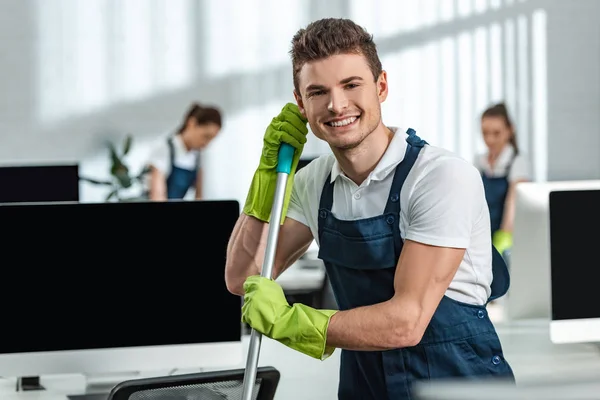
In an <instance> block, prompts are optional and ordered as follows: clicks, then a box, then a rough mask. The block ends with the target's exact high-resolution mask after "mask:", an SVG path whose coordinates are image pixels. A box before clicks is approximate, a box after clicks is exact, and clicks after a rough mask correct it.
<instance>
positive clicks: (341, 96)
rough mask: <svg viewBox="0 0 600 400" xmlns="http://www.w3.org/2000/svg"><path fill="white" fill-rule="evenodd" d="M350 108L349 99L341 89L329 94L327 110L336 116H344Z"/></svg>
mask: <svg viewBox="0 0 600 400" xmlns="http://www.w3.org/2000/svg"><path fill="white" fill-rule="evenodd" d="M347 108H348V98H347V97H346V94H345V93H344V91H343V90H341V89H335V90H332V91H331V92H330V94H329V104H328V105H327V109H328V110H329V111H330V112H332V113H334V114H342V113H343V112H344V110H346V109H347Z"/></svg>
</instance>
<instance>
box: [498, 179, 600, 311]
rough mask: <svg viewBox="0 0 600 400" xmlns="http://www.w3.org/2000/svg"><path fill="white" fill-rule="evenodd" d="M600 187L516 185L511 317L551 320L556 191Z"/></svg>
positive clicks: (597, 185) (507, 303) (596, 183)
mask: <svg viewBox="0 0 600 400" xmlns="http://www.w3.org/2000/svg"><path fill="white" fill-rule="evenodd" d="M588 189H600V180H584V181H556V182H523V183H519V184H518V185H517V186H516V198H515V221H514V226H513V246H512V250H511V256H510V275H511V279H510V289H509V291H508V293H507V295H506V297H505V299H504V306H503V311H504V316H505V317H506V319H508V320H520V319H531V318H537V319H545V320H548V321H550V303H551V298H550V227H549V221H550V215H549V196H550V192H552V191H561V190H588Z"/></svg>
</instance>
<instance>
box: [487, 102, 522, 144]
mask: <svg viewBox="0 0 600 400" xmlns="http://www.w3.org/2000/svg"><path fill="white" fill-rule="evenodd" d="M485 117H500V118H502V119H503V120H504V123H505V124H506V126H507V127H508V128H510V130H511V133H512V135H511V136H510V144H511V146H512V147H513V149H514V150H515V154H519V146H518V145H517V133H516V132H515V126H514V125H513V123H512V120H511V119H510V116H509V115H508V109H507V108H506V105H505V104H504V103H498V104H494V105H493V106H491V107H489V108H488V109H486V110H485V111H484V112H483V114H482V115H481V119H484V118H485Z"/></svg>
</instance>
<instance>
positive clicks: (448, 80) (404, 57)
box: [0, 0, 600, 400]
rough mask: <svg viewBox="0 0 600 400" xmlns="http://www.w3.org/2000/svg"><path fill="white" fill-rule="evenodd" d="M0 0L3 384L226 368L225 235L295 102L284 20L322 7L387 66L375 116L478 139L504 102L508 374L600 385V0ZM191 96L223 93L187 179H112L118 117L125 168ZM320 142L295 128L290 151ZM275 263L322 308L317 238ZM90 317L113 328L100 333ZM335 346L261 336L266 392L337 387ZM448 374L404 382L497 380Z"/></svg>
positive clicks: (317, 395) (20, 395) (236, 331)
mask: <svg viewBox="0 0 600 400" xmlns="http://www.w3.org/2000/svg"><path fill="white" fill-rule="evenodd" d="M0 10H1V12H0V31H1V32H2V34H1V37H2V39H3V40H2V51H1V52H0V54H2V59H3V62H2V63H0V73H2V74H3V76H4V79H3V80H2V90H1V91H0V99H1V106H0V126H1V127H2V133H1V134H0V181H2V183H1V184H0V185H1V186H0V187H1V188H2V189H1V191H2V192H3V193H2V194H0V196H1V197H3V199H0V201H1V202H2V204H0V215H2V213H4V215H2V220H3V221H10V222H9V226H10V228H9V229H8V232H9V233H8V235H7V236H6V237H5V238H4V239H3V242H4V243H5V246H6V249H7V253H6V254H7V256H6V257H5V263H4V265H5V269H4V274H5V277H6V279H7V282H8V281H12V282H15V283H14V284H15V285H16V286H18V288H14V290H15V291H16V293H18V294H17V295H16V296H17V299H18V300H17V301H15V298H14V297H12V296H13V295H12V294H11V295H8V292H6V293H5V294H4V296H5V298H4V299H3V301H4V305H5V307H7V308H9V309H11V310H12V311H11V312H10V313H9V314H10V317H11V319H10V320H9V321H8V320H7V321H6V323H5V324H3V327H4V329H3V331H8V332H13V333H11V334H3V335H0V338H2V337H4V339H0V377H1V378H0V393H1V396H0V397H1V398H3V399H9V400H12V399H32V398H35V399H39V400H44V399H47V400H51V399H52V400H58V399H61V400H65V399H79V398H81V399H83V398H84V397H78V396H84V395H87V396H88V397H87V398H88V399H99V400H104V399H107V396H108V393H109V392H110V390H111V389H112V388H113V387H114V386H115V385H116V384H118V383H120V382H123V381H128V380H131V379H133V380H135V379H141V378H149V377H164V376H176V375H183V374H196V373H199V374H200V373H209V372H211V371H227V370H232V371H233V370H235V371H236V374H237V375H235V376H237V377H239V375H240V370H241V369H243V368H245V366H246V357H247V354H248V347H249V337H250V330H249V328H248V327H247V326H244V325H243V324H241V323H239V322H240V318H241V317H240V316H241V314H240V306H241V299H239V298H237V297H234V296H233V295H231V294H230V293H228V292H227V291H226V288H225V285H224V282H223V281H222V279H223V270H224V260H223V259H222V258H221V256H220V254H222V253H218V251H217V250H220V251H223V249H224V246H225V244H226V240H227V238H228V235H229V233H230V232H231V229H232V228H233V224H234V223H235V218H236V217H237V215H238V214H239V212H240V210H241V205H243V203H244V201H245V199H246V194H247V190H248V187H249V184H250V181H251V179H252V176H253V173H254V170H255V168H256V166H257V163H258V160H259V156H260V154H261V148H262V137H263V134H264V131H265V128H266V126H267V125H268V124H269V122H270V120H271V119H272V118H273V117H274V116H275V115H277V113H278V112H279V111H280V110H281V107H282V106H283V105H284V104H285V103H286V102H289V101H292V102H293V101H294V98H293V96H292V90H293V85H292V70H291V61H290V58H289V54H288V51H289V43H290V40H291V38H292V36H293V34H294V33H295V32H296V31H297V30H298V29H299V28H301V27H303V26H305V25H306V24H307V23H309V22H311V21H313V20H316V19H318V18H322V17H345V18H351V19H353V20H355V21H356V22H358V23H360V24H361V25H363V26H364V27H365V28H366V29H367V30H368V31H370V32H371V33H372V34H373V35H374V39H375V41H376V43H377V45H378V50H379V54H380V57H381V60H382V64H383V68H384V69H385V70H386V71H387V72H388V80H389V85H390V94H389V96H388V99H387V100H386V102H385V103H383V104H382V114H383V118H384V122H385V123H386V124H387V125H390V126H398V127H400V128H401V129H406V128H409V127H411V128H414V129H415V130H416V131H417V132H418V134H419V135H420V136H421V137H423V138H424V139H426V140H427V141H428V143H430V144H432V145H436V146H440V147H444V148H447V149H449V150H451V151H454V152H456V153H458V154H459V155H460V156H461V157H464V158H465V159H467V160H473V158H474V156H475V155H476V154H479V153H481V152H483V151H484V149H485V148H484V142H483V139H482V135H481V127H480V116H481V113H482V111H483V110H484V109H485V108H486V107H488V106H489V105H490V104H493V103H495V102H500V101H502V102H505V104H506V105H507V107H508V109H509V111H510V113H511V116H512V118H513V121H514V124H515V126H516V129H517V132H518V136H517V137H518V144H519V147H520V149H521V151H522V153H524V154H526V155H527V158H528V160H529V164H530V165H529V167H530V171H531V181H530V182H526V183H522V184H519V186H518V190H517V200H516V217H515V226H514V245H513V248H512V251H511V255H510V273H511V288H510V289H509V292H508V293H507V295H506V296H504V297H503V298H501V299H499V300H497V301H494V302H493V303H492V304H489V305H488V311H489V315H490V317H491V318H492V320H493V321H494V323H495V324H496V327H497V330H498V334H499V336H500V339H501V341H502V345H503V347H504V353H505V357H506V359H507V360H509V362H510V363H511V366H512V368H513V370H514V372H515V376H516V379H517V382H518V383H520V384H521V385H522V386H523V387H527V390H530V391H532V393H533V391H535V390H537V389H540V390H542V388H546V391H547V390H548V388H549V387H551V388H553V393H554V394H555V395H556V394H557V393H561V396H562V397H561V398H563V399H566V398H570V397H569V396H574V397H573V398H580V399H581V398H599V397H598V395H597V393H600V386H599V385H598V384H597V382H600V305H599V303H598V302H597V301H595V302H594V301H593V300H592V301H591V302H590V301H587V299H593V298H592V297H591V296H590V293H591V292H592V291H593V290H594V287H593V286H589V285H590V284H591V283H593V273H594V269H595V267H597V266H598V265H600V263H599V262H598V259H597V255H596V253H595V252H594V250H593V249H594V246H593V244H594V242H593V240H592V239H591V238H590V237H589V236H588V234H587V233H583V232H590V233H589V235H595V233H594V232H595V230H596V228H597V226H598V223H600V216H599V214H598V211H597V210H596V209H595V208H594V207H587V208H586V207H585V205H589V204H593V202H594V201H595V204H598V202H597V201H598V199H599V195H598V193H599V192H600V131H599V130H600V113H599V112H598V110H600V73H599V72H598V71H600V25H599V24H598V22H597V16H598V15H600V1H597V0H577V1H568V0H419V1H412V0H403V1H399V0H369V1H367V0H331V1H318V0H290V1H286V2H282V1H276V0H222V1H217V0H127V1H116V0H85V1H76V0H3V1H2V2H0ZM192 102H200V103H201V104H209V105H215V106H217V107H219V108H220V109H221V111H222V113H223V127H222V130H221V132H220V133H219V135H218V136H217V137H216V138H215V139H214V140H213V142H211V144H210V145H209V146H208V147H207V148H206V149H205V150H204V151H203V154H202V157H203V160H202V162H203V164H202V165H203V170H204V189H203V195H204V196H203V199H202V200H195V199H194V196H193V193H188V196H187V197H186V198H185V199H184V201H182V202H164V203H152V202H144V201H128V199H129V200H131V199H137V198H138V196H140V193H142V192H143V190H144V188H143V181H142V180H140V181H134V182H133V184H132V185H131V186H129V187H123V185H120V183H119V182H117V181H115V178H114V176H112V175H111V165H112V164H111V157H110V152H109V144H112V145H114V146H115V147H116V148H117V149H118V151H119V152H122V150H123V146H124V142H125V141H126V139H127V138H128V137H130V138H131V143H130V149H129V151H128V152H127V154H125V155H124V156H123V158H122V161H123V162H124V165H126V166H127V168H128V170H129V172H130V174H131V175H132V176H137V174H139V173H140V172H141V171H142V170H143V169H144V166H145V163H146V160H147V159H148V157H149V155H150V153H151V151H152V148H153V146H154V145H155V144H156V143H157V142H158V141H162V140H165V138H166V137H167V136H168V135H170V134H172V133H173V131H174V130H175V129H176V127H177V126H178V124H179V123H180V120H181V118H182V116H183V113H184V112H185V110H186V109H187V107H188V106H189V104H191V103H192ZM329 151H330V150H329V148H328V147H327V146H326V144H325V143H324V142H321V141H319V140H318V139H317V138H315V137H314V136H312V137H311V136H310V133H309V138H308V141H307V144H306V146H305V148H304V152H303V159H304V160H305V161H306V162H308V161H310V160H311V159H313V158H315V157H318V156H320V155H323V154H327V153H328V152H329ZM94 181H96V183H94ZM98 181H103V182H108V183H107V184H98ZM113 190H117V191H118V193H119V195H118V196H110V198H109V194H110V193H111V192H112V191H113ZM561 192H564V193H563V194H561ZM557 193H558V194H557ZM188 212H189V214H188ZM566 213H570V215H571V218H566V217H565V215H566ZM189 215H193V217H189ZM116 216H118V218H117V217H116ZM215 216H216V219H218V220H220V221H221V225H222V226H219V227H218V228H215V227H214V226H213V224H212V222H209V219H210V220H212V219H213V218H214V217H215ZM551 216H553V218H552V219H551V218H550V217H551ZM147 217H148V218H147ZM150 217H152V218H153V219H152V220H150V219H149V218H150ZM28 218H31V223H24V222H23V221H26V220H27V219H28ZM35 221H38V222H35ZM40 221H46V222H48V223H45V224H43V223H40ZM66 221H69V222H66ZM36 224H37V226H36ZM5 227H6V225H5ZM228 229H229V230H228ZM183 230H186V231H188V232H190V233H189V234H186V233H184V232H183ZM61 231H62V233H61ZM108 231H110V233H107V232H108ZM10 232H12V235H11V233H10ZM215 232H218V233H215ZM186 235H187V236H188V237H186ZM182 237H183V238H182ZM180 240H181V241H180ZM211 241H212V242H211ZM566 248H568V249H571V251H568V252H567V251H565V249H566ZM36 249H38V250H36ZM573 249H576V251H572V250H573ZM41 250H44V251H41ZM11 253H12V254H11ZM161 253H162V254H161ZM16 257H20V258H21V260H23V259H24V260H25V261H26V262H25V263H23V262H22V261H21V262H20V263H12V262H11V261H12V260H15V259H16ZM158 259H162V260H163V261H160V262H158V261H157V260H158ZM65 260H68V262H65ZM154 262H158V263H159V264H157V265H156V266H155V267H154V268H156V269H158V270H161V272H160V275H158V274H154V273H153V272H151V271H149V269H148V268H149V265H148V263H150V264H152V263H154ZM69 263H70V264H69ZM51 264H52V265H57V267H51ZM160 264H162V265H160ZM59 265H61V267H58V266H59ZM66 265H72V266H74V268H73V269H69V270H67V269H66V267H64V266H66ZM165 267H166V268H165ZM75 268H76V269H75ZM13 270H14V271H16V272H12V271H13ZM207 271H210V272H207ZM127 273H131V274H135V277H133V278H124V275H125V274H127ZM588 275H589V276H588ZM557 276H560V279H557V278H556V277H557ZM165 277H166V279H165ZM575 277H576V278H577V279H576V278H575ZM175 278H177V279H175ZM163 279H164V280H163ZM32 280H33V281H35V283H34V284H31V282H32ZM144 280H147V282H150V283H147V284H143V283H141V282H142V281H144ZM278 281H279V282H280V283H281V285H282V287H283V288H284V291H285V293H286V295H287V296H288V298H289V300H290V301H291V302H293V301H299V302H304V303H307V304H312V305H315V306H318V307H321V306H322V307H335V299H334V298H333V295H332V293H331V291H330V288H329V286H328V281H327V277H326V273H325V270H324V267H323V264H322V261H321V260H320V259H319V258H318V247H317V246H316V244H314V245H313V246H311V247H310V248H309V250H308V251H307V252H306V254H304V255H303V256H302V257H301V258H300V259H299V260H298V262H296V263H295V264H294V265H293V266H292V267H290V269H289V270H288V271H286V272H285V273H284V274H283V275H282V276H281V277H280V278H279V279H278ZM582 281H585V282H589V283H588V284H587V285H588V288H589V290H587V291H586V290H583V289H584V288H585V285H586V283H585V282H583V283H582ZM44 282H45V283H48V282H52V285H48V284H46V285H43V283H44ZM161 282H162V283H161ZM193 282H196V284H192V283H193ZM95 284H97V285H98V286H97V288H92V286H93V285H95ZM9 286H12V285H10V284H8V285H7V286H6V287H9ZM94 287H96V286H94ZM208 287H211V289H210V293H213V292H214V291H216V292H215V293H218V294H217V295H215V296H216V298H210V297H209V296H207V294H208V293H209V289H208ZM201 292H203V293H204V294H203V295H197V296H195V295H194V293H201ZM219 296H220V297H219ZM44 299H46V300H44ZM48 299H53V300H52V302H51V304H52V307H54V308H52V307H49V306H48V304H47V303H46V302H47V301H48ZM582 299H583V300H582ZM32 300H34V301H33V302H32ZM569 310H577V312H572V313H570V311H569ZM113 315H114V317H111V316H113ZM222 320H226V321H228V322H227V323H225V324H223V323H221V322H220V321H222ZM11 321H12V322H11ZM14 321H22V322H23V323H20V322H14ZM57 321H59V323H57ZM24 322H26V323H24ZM13 324H14V325H13ZM78 324H79V328H78ZM24 326H26V327H27V328H26V329H23V327H24ZM163 328H164V329H166V330H167V331H169V332H170V333H169V334H164V336H163V335H161V334H158V333H157V332H158V331H159V329H163ZM13 329H14V330H13ZM104 329H106V330H109V331H110V332H111V335H112V336H111V338H112V339H110V340H114V341H115V342H114V343H119V344H113V345H111V344H109V342H108V341H107V342H104V343H105V344H104V345H100V346H98V343H96V341H95V339H92V338H93V337H95V336H96V335H102V334H101V331H102V330H104ZM190 330H192V331H201V332H202V334H197V336H196V335H193V334H191V333H190ZM28 333H29V334H31V336H29V337H28V335H27V334H28ZM53 337H63V338H64V337H67V338H72V339H67V340H64V339H62V340H58V339H53ZM86 337H87V340H86V339H85V338H86ZM186 337H188V338H192V339H189V340H188V339H185V338H186ZM185 340H188V341H189V342H191V343H188V344H182V341H185ZM194 341H196V342H197V343H193V342H194ZM15 343H18V344H17V345H15ZM123 343H127V345H126V346H125V345H123ZM65 346H66V347H67V348H69V350H65ZM339 356H340V351H336V352H335V353H334V354H333V356H332V357H330V358H329V359H327V360H325V361H317V360H313V359H310V358H308V357H306V356H304V355H302V354H300V353H297V352H295V351H293V350H291V349H289V348H287V347H285V346H283V345H281V344H280V343H277V342H275V341H272V340H270V339H263V340H262V344H261V350H260V360H259V365H260V366H261V368H263V367H264V368H267V367H270V368H274V369H275V370H276V371H277V373H278V375H277V379H276V391H275V393H274V398H275V399H286V400H287V399H289V400H293V399H301V398H302V399H306V398H310V399H314V400H318V399H333V398H337V383H338V372H339V365H340V359H339ZM268 372H269V371H266V372H265V373H266V374H268ZM242 374H243V370H242ZM232 376H233V375H232ZM23 377H26V378H29V379H21V378H23ZM232 379H233V378H232ZM565 388H566V389H565ZM463 389H464V387H463V388H462V389H460V390H462V392H459V391H457V392H456V396H458V397H452V396H453V393H454V392H453V390H452V388H450V387H447V386H444V385H440V386H439V387H437V386H436V385H433V386H431V387H427V388H423V391H422V392H419V397H420V398H421V399H431V400H433V399H438V400H441V399H450V398H463V399H465V398H469V397H467V396H469V395H474V394H475V393H480V394H481V393H482V392H483V391H485V393H486V396H487V398H490V390H489V388H486V387H484V388H477V387H473V388H472V389H470V390H468V391H467V392H468V393H466V392H465V391H464V390H463ZM457 390H458V389H457ZM478 390H481V391H482V392H478ZM497 390H498V391H497V392H494V393H497V394H498V393H501V390H503V389H497ZM506 390H507V392H505V393H504V394H503V396H504V397H503V398H515V399H516V398H524V397H519V396H520V394H519V393H517V392H513V391H510V390H512V389H510V390H509V389H506ZM589 393H596V397H593V395H592V397H585V396H589ZM94 395H96V396H98V397H93V396H94ZM545 395H546V397H544V398H551V397H548V396H549V394H548V393H547V392H546V394H545ZM461 396H462V397H461ZM535 396H536V395H530V397H528V398H537V397H535ZM540 396H541V395H540ZM223 398H225V397H223ZM228 398H229V397H228ZM231 398H233V397H231ZM473 398H475V397H473ZM478 398H482V397H478ZM498 398H500V397H498ZM539 398H541V397H539Z"/></svg>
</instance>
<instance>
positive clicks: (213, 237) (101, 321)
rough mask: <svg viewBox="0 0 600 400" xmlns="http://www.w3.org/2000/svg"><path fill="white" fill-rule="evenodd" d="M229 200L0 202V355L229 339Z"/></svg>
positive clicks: (233, 327) (234, 324)
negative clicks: (0, 317)
mask: <svg viewBox="0 0 600 400" xmlns="http://www.w3.org/2000/svg"><path fill="white" fill-rule="evenodd" d="M238 216H239V204H238V202H237V201H173V202H143V203H100V204H91V203H75V204H61V203H52V204H34V205H25V204H19V205H16V204H10V205H2V206H0V220H1V221H2V232H3V233H2V242H1V243H2V253H1V254H2V258H1V263H2V282H3V285H2V286H3V290H1V291H0V304H2V305H3V310H4V311H3V312H4V315H3V318H4V321H5V325H4V329H3V330H2V340H0V353H15V352H32V351H53V350H74V349H94V348H108V347H130V346H148V345H164V344H187V343H210V342H228V341H239V340H240V337H241V298H240V297H239V296H236V295H233V294H231V293H229V292H228V291H227V288H226V286H225V280H224V279H225V278H224V276H225V274H224V270H225V256H226V254H225V252H226V247H227V242H228V240H229V236H230V234H231V232H232V230H233V227H234V224H235V222H236V220H237V218H238Z"/></svg>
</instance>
